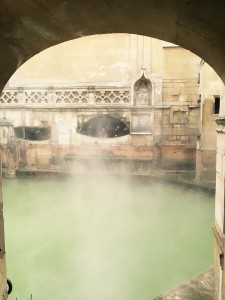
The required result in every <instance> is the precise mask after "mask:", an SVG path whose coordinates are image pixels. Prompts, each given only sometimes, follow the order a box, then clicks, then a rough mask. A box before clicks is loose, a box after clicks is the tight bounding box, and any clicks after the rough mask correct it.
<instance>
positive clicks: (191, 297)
mask: <svg viewBox="0 0 225 300" xmlns="http://www.w3.org/2000/svg"><path fill="white" fill-rule="evenodd" d="M213 293H214V274H213V269H210V270H208V271H206V272H205V273H201V274H199V275H197V276H194V277H193V278H192V279H191V280H190V281H188V282H186V283H184V284H182V285H180V286H179V287H177V288H175V289H173V290H171V291H169V292H168V293H165V294H163V295H161V296H159V297H157V298H155V299H154V300H213Z"/></svg>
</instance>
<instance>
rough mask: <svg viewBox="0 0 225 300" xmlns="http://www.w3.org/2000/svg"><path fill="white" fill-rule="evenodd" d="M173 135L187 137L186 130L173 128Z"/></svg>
mask: <svg viewBox="0 0 225 300" xmlns="http://www.w3.org/2000/svg"><path fill="white" fill-rule="evenodd" d="M172 134H173V135H186V128H173V130H172Z"/></svg>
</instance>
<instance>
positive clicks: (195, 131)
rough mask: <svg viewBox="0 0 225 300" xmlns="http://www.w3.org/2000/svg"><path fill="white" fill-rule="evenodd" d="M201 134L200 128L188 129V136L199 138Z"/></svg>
mask: <svg viewBox="0 0 225 300" xmlns="http://www.w3.org/2000/svg"><path fill="white" fill-rule="evenodd" d="M198 134H199V129H198V128H186V135H190V136H197V135H198Z"/></svg>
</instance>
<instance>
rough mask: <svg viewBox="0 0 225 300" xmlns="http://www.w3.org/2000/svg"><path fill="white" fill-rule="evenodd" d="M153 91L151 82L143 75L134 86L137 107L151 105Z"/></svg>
mask: <svg viewBox="0 0 225 300" xmlns="http://www.w3.org/2000/svg"><path fill="white" fill-rule="evenodd" d="M151 89H152V88H151V82H150V81H149V80H148V79H147V78H145V76H144V74H143V75H142V77H141V78H140V79H139V80H138V81H137V82H136V83H135V84H134V97H135V98H134V100H135V105H150V104H151V103H150V99H151Z"/></svg>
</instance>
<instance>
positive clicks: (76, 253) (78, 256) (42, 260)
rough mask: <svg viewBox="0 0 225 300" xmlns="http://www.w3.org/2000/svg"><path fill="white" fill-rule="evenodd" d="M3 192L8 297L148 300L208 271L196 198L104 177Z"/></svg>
mask: <svg viewBox="0 0 225 300" xmlns="http://www.w3.org/2000/svg"><path fill="white" fill-rule="evenodd" d="M3 190H4V214H5V229H6V250H7V269H8V277H9V278H10V279H11V280H12V282H13V285H14V291H13V293H12V294H11V295H10V297H9V299H13V300H14V299H16V297H17V299H18V300H26V299H27V300H29V295H30V294H33V300H49V299H51V300H137V299H138V300H150V299H152V298H154V297H155V296H157V295H159V294H161V293H162V292H164V291H166V290H168V289H170V288H172V287H175V286H177V285H179V284H180V283H182V282H183V281H185V280H187V279H189V278H190V277H192V276H193V275H195V274H197V273H199V272H202V271H204V270H206V269H207V268H209V267H210V266H212V265H213V236H212V230H211V227H212V225H213V212H214V199H213V197H212V196H210V195H207V194H206V193H203V192H200V191H196V190H186V189H184V188H181V187H176V186H171V185H168V184H163V183H156V182H148V183H146V182H140V181H137V180H126V179H121V178H119V179H116V178H111V177H109V176H99V177H94V178H93V177H83V178H79V179H78V178H74V179H64V180H40V179H35V180H31V179H15V180H7V181H4V186H3Z"/></svg>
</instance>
